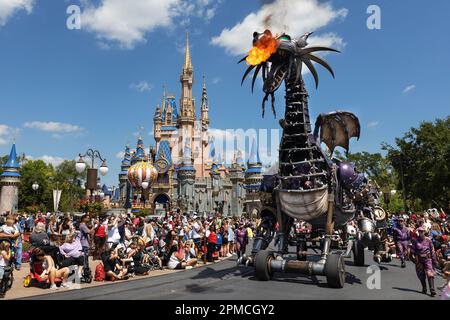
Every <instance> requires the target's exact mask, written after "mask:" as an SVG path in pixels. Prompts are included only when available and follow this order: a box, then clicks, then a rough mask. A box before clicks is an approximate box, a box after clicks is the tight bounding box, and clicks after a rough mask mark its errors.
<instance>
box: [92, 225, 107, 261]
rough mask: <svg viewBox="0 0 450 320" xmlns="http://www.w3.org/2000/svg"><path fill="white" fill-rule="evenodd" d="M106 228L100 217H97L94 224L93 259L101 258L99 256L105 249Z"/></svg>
mask: <svg viewBox="0 0 450 320" xmlns="http://www.w3.org/2000/svg"><path fill="white" fill-rule="evenodd" d="M106 229H107V228H106V223H104V221H102V220H101V219H98V220H97V221H96V224H95V233H94V260H98V259H101V256H102V254H103V252H104V251H105V244H106V236H107V235H106Z"/></svg>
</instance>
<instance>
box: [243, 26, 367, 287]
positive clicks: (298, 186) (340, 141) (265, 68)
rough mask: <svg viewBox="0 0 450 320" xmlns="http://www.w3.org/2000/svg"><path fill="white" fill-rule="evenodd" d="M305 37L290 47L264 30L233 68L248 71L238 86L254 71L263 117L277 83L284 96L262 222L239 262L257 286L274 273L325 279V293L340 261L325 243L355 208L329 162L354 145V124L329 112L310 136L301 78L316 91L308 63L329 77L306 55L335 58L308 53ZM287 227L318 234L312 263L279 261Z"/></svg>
mask: <svg viewBox="0 0 450 320" xmlns="http://www.w3.org/2000/svg"><path fill="white" fill-rule="evenodd" d="M310 35H311V33H308V34H305V35H304V36H302V37H300V38H297V39H294V38H292V37H290V36H289V35H287V34H282V35H280V36H276V37H274V36H272V33H271V32H270V31H269V30H266V31H265V32H264V33H257V32H255V33H254V35H253V45H254V47H253V49H252V50H251V51H250V52H249V55H248V56H246V57H244V58H243V59H242V60H240V63H241V62H243V61H247V63H248V64H249V67H248V68H247V70H246V71H245V73H244V76H243V78H242V83H243V82H244V80H245V78H246V77H247V76H248V75H249V74H250V73H251V71H252V70H254V74H253V79H252V90H253V87H254V84H255V81H256V79H257V77H258V75H259V74H260V73H261V74H262V78H263V81H264V85H263V91H264V93H265V96H264V99H263V103H262V113H263V117H264V113H265V105H266V102H267V100H268V99H269V97H271V98H272V99H271V100H272V112H273V114H274V115H275V116H276V112H275V97H274V93H275V92H276V91H277V90H278V89H279V88H280V87H281V85H282V83H283V82H284V83H285V90H286V94H285V102H286V106H285V113H284V118H283V119H281V120H280V121H279V122H280V126H281V128H282V129H283V134H282V138H281V142H280V146H279V167H278V172H277V173H276V174H275V175H269V176H265V177H264V179H263V183H262V186H261V200H262V203H263V208H262V211H261V218H262V222H261V224H260V225H259V226H258V229H257V232H256V236H255V241H254V245H253V250H252V256H247V257H244V258H243V259H241V261H240V262H241V263H245V264H247V265H253V266H255V272H256V276H257V278H258V279H261V280H268V279H270V278H271V276H272V274H273V272H274V271H282V272H289V271H295V272H305V273H314V274H322V275H326V276H327V280H328V283H329V285H330V286H333V287H342V286H343V284H344V282H345V280H344V273H345V271H343V270H344V266H343V259H342V257H341V256H340V255H337V254H333V253H331V249H330V246H331V236H332V233H333V230H334V227H335V225H338V226H344V225H345V224H346V223H347V222H348V221H349V220H351V219H353V218H354V217H355V213H356V206H355V203H354V201H353V195H352V190H351V189H349V188H344V184H343V183H342V179H341V178H340V177H339V175H340V172H339V169H340V167H339V163H336V162H335V161H333V160H332V154H333V151H334V149H335V148H336V147H342V148H344V149H345V150H346V151H347V152H348V149H349V141H350V139H351V138H352V137H355V138H358V139H359V136H360V124H359V120H358V118H357V117H356V116H355V115H354V114H352V113H350V112H344V111H336V112H332V113H328V114H321V115H319V117H318V118H317V120H316V122H315V128H314V131H312V129H311V121H310V115H309V108H308V92H307V90H306V87H305V82H304V80H303V77H302V68H303V65H305V66H306V67H307V68H308V69H309V71H310V72H311V74H312V76H313V77H314V81H315V84H316V88H317V86H318V83H319V77H318V73H317V71H316V68H315V67H314V64H313V62H314V63H316V64H319V65H321V66H323V67H324V68H325V69H326V70H328V71H329V72H330V74H331V75H332V76H333V77H334V72H333V69H332V68H331V67H330V65H329V64H328V63H327V62H326V61H325V60H323V59H322V58H320V57H318V56H316V55H315V54H314V53H316V52H339V51H337V50H335V49H332V48H327V47H308V42H307V40H308V37H309V36H310ZM267 51H269V54H268V53H267ZM255 56H256V58H255ZM261 57H262V58H261ZM321 143H324V144H325V145H326V146H327V147H328V152H329V154H328V152H325V151H323V150H322V148H321ZM295 220H301V221H306V222H308V223H309V224H311V225H312V226H313V229H314V230H316V231H317V230H323V234H324V235H325V236H324V240H323V241H322V245H321V250H322V255H321V258H320V260H319V261H318V262H307V261H306V256H303V257H302V256H301V255H299V256H298V257H299V258H298V260H299V261H295V262H292V261H288V260H285V259H283V255H284V254H286V253H288V245H289V232H290V230H291V227H292V225H293V222H294V221H295ZM277 223H278V230H277V233H276V238H277V243H278V249H277V250H276V251H275V252H270V251H269V250H267V248H268V246H269V244H270V242H271V241H272V240H273V238H274V237H275V229H274V227H275V225H276V224H277ZM298 250H299V251H302V252H305V251H306V243H305V242H304V241H303V242H301V243H300V244H299V245H298ZM300 260H302V261H300ZM343 272H344V273H343Z"/></svg>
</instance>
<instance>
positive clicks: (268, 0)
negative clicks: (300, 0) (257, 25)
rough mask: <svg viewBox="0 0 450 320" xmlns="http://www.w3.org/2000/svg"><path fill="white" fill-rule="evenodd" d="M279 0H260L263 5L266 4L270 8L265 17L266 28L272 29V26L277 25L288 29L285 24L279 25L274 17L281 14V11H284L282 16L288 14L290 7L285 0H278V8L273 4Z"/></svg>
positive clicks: (285, 29)
mask: <svg viewBox="0 0 450 320" xmlns="http://www.w3.org/2000/svg"><path fill="white" fill-rule="evenodd" d="M276 1H277V0H259V2H260V3H261V6H266V9H267V10H268V13H267V15H266V16H265V17H264V19H263V23H264V28H265V29H269V30H270V29H272V27H274V26H276V27H278V29H282V30H283V31H287V29H288V27H287V25H285V24H282V25H279V24H278V25H277V23H276V22H274V20H275V19H273V17H274V15H279V14H280V11H281V13H282V16H285V15H286V14H287V11H288V8H287V5H286V2H285V1H278V3H277V4H276V7H277V8H276V9H275V8H274V6H273V5H271V4H273V3H274V2H276Z"/></svg>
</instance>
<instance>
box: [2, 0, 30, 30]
mask: <svg viewBox="0 0 450 320" xmlns="http://www.w3.org/2000/svg"><path fill="white" fill-rule="evenodd" d="M33 4H34V0H0V27H3V26H4V25H5V24H6V23H7V22H8V20H9V19H10V18H11V17H12V16H13V15H14V14H16V13H17V12H19V11H22V10H25V11H26V12H27V13H28V14H30V13H31V12H32V11H33Z"/></svg>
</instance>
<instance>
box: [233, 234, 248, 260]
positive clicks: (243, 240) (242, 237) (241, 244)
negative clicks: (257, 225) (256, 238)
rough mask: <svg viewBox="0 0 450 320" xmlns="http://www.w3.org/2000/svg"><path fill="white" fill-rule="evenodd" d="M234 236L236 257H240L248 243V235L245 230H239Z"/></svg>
mask: <svg viewBox="0 0 450 320" xmlns="http://www.w3.org/2000/svg"><path fill="white" fill-rule="evenodd" d="M235 235H236V247H237V251H238V252H237V254H238V257H240V256H241V254H244V253H245V247H246V246H247V243H248V234H247V229H246V228H242V229H241V228H239V229H237V230H236V232H235Z"/></svg>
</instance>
